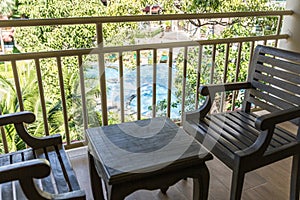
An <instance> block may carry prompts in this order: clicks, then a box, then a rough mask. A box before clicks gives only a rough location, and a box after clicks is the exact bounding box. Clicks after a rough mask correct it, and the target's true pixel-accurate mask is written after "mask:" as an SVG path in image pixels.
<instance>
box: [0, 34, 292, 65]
mask: <svg viewBox="0 0 300 200" xmlns="http://www.w3.org/2000/svg"><path fill="white" fill-rule="evenodd" d="M288 37H289V35H288V34H282V35H266V36H252V37H238V38H222V39H212V40H195V41H185V42H169V43H163V44H157V43H155V44H147V48H145V47H144V46H145V45H144V44H138V45H128V46H122V47H121V46H114V47H103V48H87V49H68V50H53V51H43V52H30V53H20V54H6V55H0V61H12V60H15V61H17V60H30V59H35V58H50V57H58V56H59V57H63V56H73V55H86V54H90V53H91V52H94V53H95V54H97V53H110V52H125V51H134V50H153V49H160V48H176V47H184V46H196V45H209V44H224V43H225V44H226V43H239V42H245V41H258V40H278V39H288ZM160 45H161V47H160Z"/></svg>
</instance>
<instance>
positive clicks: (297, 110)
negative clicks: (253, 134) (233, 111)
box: [255, 107, 300, 131]
mask: <svg viewBox="0 0 300 200" xmlns="http://www.w3.org/2000/svg"><path fill="white" fill-rule="evenodd" d="M297 117H300V107H294V108H289V109H285V110H279V111H276V112H273V113H270V114H266V115H263V116H260V117H258V118H257V119H256V121H255V127H256V128H257V129H259V130H262V131H264V130H267V129H270V128H272V127H274V126H275V125H276V124H278V123H281V122H285V121H289V120H292V119H295V118H297Z"/></svg>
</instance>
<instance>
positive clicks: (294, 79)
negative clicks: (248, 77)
mask: <svg viewBox="0 0 300 200" xmlns="http://www.w3.org/2000/svg"><path fill="white" fill-rule="evenodd" d="M280 67H281V66H280ZM255 70H257V71H260V72H265V73H267V74H270V75H272V76H276V77H279V78H281V79H283V80H288V82H291V83H294V84H300V79H299V75H296V74H292V73H289V72H287V71H284V70H279V68H278V67H276V68H274V67H268V66H265V65H261V64H256V68H255Z"/></svg>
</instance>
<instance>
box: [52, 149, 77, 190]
mask: <svg viewBox="0 0 300 200" xmlns="http://www.w3.org/2000/svg"><path fill="white" fill-rule="evenodd" d="M56 152H57V154H59V155H60V156H59V157H58V158H59V159H60V162H61V163H63V170H65V171H66V172H67V173H66V176H65V178H66V180H67V183H68V185H69V189H70V191H75V190H80V187H79V184H78V181H77V178H76V175H75V173H74V171H73V168H72V166H71V164H70V161H69V158H68V157H67V154H66V152H65V150H64V149H63V147H62V146H60V147H56Z"/></svg>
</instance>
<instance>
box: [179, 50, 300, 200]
mask: <svg viewBox="0 0 300 200" xmlns="http://www.w3.org/2000/svg"><path fill="white" fill-rule="evenodd" d="M241 89H245V90H246V91H245V97H244V102H243V106H242V109H241V110H236V111H232V112H225V113H218V114H209V111H210V108H211V107H212V104H213V101H214V98H215V95H216V93H217V92H224V91H230V90H241ZM200 93H201V95H204V96H206V101H205V103H204V104H203V105H202V106H201V107H200V109H199V110H195V111H192V112H188V113H186V115H185V120H184V129H185V130H186V131H187V132H189V133H190V134H193V135H194V136H195V137H196V138H197V139H198V140H199V141H201V142H202V143H203V144H204V146H206V147H207V148H209V149H211V151H212V153H213V154H214V155H215V156H216V157H218V158H219V159H220V160H221V161H222V162H223V163H225V164H226V165H227V166H228V167H229V168H230V169H232V171H233V175H232V182H231V192H230V199H231V200H238V199H240V198H241V194H242V188H243V181H244V176H245V173H246V172H249V171H252V170H255V169H257V168H260V167H262V166H265V165H268V164H271V163H274V162H276V161H278V160H281V159H284V158H287V157H289V156H293V165H292V172H291V183H290V184H291V189H290V199H295V200H296V199H297V200H298V199H299V185H300V128H299V124H300V118H299V117H300V54H299V53H295V52H290V51H286V50H282V49H278V48H273V47H266V46H261V45H258V46H257V47H256V49H255V53H254V55H253V59H252V61H251V66H250V70H249V76H248V80H247V82H243V83H228V84H220V85H208V86H202V87H201V88H200ZM253 106H256V107H258V108H260V109H262V110H265V111H267V114H264V115H260V116H258V115H257V113H255V112H252V110H251V108H252V107H253ZM286 121H291V122H292V123H294V124H295V125H296V129H297V130H298V131H297V133H294V134H293V133H290V132H289V131H287V130H285V129H283V128H280V127H279V126H278V124H279V123H281V122H286Z"/></svg>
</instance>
